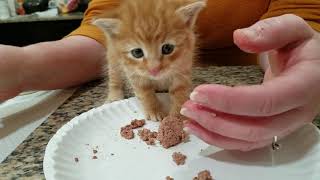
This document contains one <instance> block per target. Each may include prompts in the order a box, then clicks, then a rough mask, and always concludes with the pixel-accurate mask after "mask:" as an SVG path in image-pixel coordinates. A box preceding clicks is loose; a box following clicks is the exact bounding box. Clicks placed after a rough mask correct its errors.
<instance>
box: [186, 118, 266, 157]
mask: <svg viewBox="0 0 320 180" xmlns="http://www.w3.org/2000/svg"><path fill="white" fill-rule="evenodd" d="M185 127H186V129H187V131H188V132H189V133H192V134H194V135H195V136H197V137H199V138H200V139H202V140H203V141H204V142H206V143H208V144H210V145H215V146H217V147H220V148H223V149H227V150H242V151H249V150H252V149H257V148H260V147H264V146H266V145H268V144H271V142H272V141H271V140H267V141H262V142H257V143H256V142H254V143H253V142H247V141H242V140H237V139H232V138H228V137H224V136H221V135H219V134H216V133H213V132H210V131H208V130H206V129H204V128H203V127H201V126H200V125H199V124H197V123H195V122H192V121H191V122H190V123H188V124H186V125H185Z"/></svg>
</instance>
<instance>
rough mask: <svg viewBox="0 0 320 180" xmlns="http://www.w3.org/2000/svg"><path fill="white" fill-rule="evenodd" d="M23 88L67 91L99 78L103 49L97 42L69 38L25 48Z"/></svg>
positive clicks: (74, 37) (75, 37)
mask: <svg viewBox="0 0 320 180" xmlns="http://www.w3.org/2000/svg"><path fill="white" fill-rule="evenodd" d="M24 53H25V54H26V58H25V59H24V68H23V70H22V72H23V73H22V74H23V76H24V77H23V81H22V82H23V89H24V90H38V89H57V88H66V87H70V86H74V85H78V84H80V83H84V82H87V81H89V80H92V79H95V78H98V77H99V76H100V75H101V68H102V64H103V63H104V57H105V56H104V54H105V50H104V48H103V46H102V45H101V44H99V43H98V42H97V41H95V40H93V39H91V38H87V37H84V36H71V37H68V38H66V39H62V40H59V41H53V42H44V43H39V44H34V45H30V46H27V47H24Z"/></svg>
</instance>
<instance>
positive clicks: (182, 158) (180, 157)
mask: <svg viewBox="0 0 320 180" xmlns="http://www.w3.org/2000/svg"><path fill="white" fill-rule="evenodd" d="M172 159H173V161H174V162H175V163H176V164H177V165H178V166H179V165H184V164H185V162H186V159H187V156H186V155H184V154H182V153H180V152H174V153H173V154H172Z"/></svg>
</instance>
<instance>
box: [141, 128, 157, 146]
mask: <svg viewBox="0 0 320 180" xmlns="http://www.w3.org/2000/svg"><path fill="white" fill-rule="evenodd" d="M138 135H139V136H140V138H141V139H142V140H143V141H144V142H146V143H147V144H148V145H155V140H156V139H157V135H158V133H157V132H152V131H150V130H149V129H145V128H143V129H141V130H139V131H138Z"/></svg>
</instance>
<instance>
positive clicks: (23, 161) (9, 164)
mask: <svg viewBox="0 0 320 180" xmlns="http://www.w3.org/2000/svg"><path fill="white" fill-rule="evenodd" d="M262 77H263V74H262V71H261V70H260V69H259V68H258V67H257V66H228V67H223V66H222V67H216V66H210V67H197V68H195V70H194V74H193V82H194V85H195V86H196V85H198V84H203V83H219V84H225V85H241V84H242V85H243V84H258V83H260V82H261V80H262ZM106 81H107V80H106V79H102V80H97V81H93V82H90V83H88V84H84V85H82V86H81V87H80V88H79V89H78V90H77V92H76V93H75V94H74V95H73V96H72V97H71V98H69V100H67V101H66V102H65V103H64V104H63V105H62V106H61V107H60V108H59V109H58V110H57V111H56V112H55V113H53V114H52V115H51V116H50V117H49V118H48V120H47V121H45V122H44V123H43V124H42V125H41V126H40V127H38V128H37V129H36V130H35V131H34V132H33V133H32V134H31V135H30V136H29V137H28V138H27V139H26V140H25V141H24V142H23V143H22V144H21V145H19V147H18V148H17V149H16V150H15V151H14V152H13V153H12V154H11V155H10V156H9V157H8V158H7V159H6V160H5V161H4V162H3V163H1V164H0V179H1V180H6V179H44V174H43V167H42V162H43V156H44V152H45V148H46V145H47V143H48V142H49V140H50V138H51V137H52V136H53V135H54V134H55V133H56V131H57V130H58V129H59V128H60V127H61V126H63V125H64V124H65V123H67V122H68V121H70V120H71V119H72V118H74V117H75V116H77V115H80V114H81V113H84V112H86V111H88V110H90V109H92V108H94V107H98V106H100V105H102V104H103V102H104V98H105V97H106V94H105V93H104V92H105V88H106ZM131 95H132V94H131V93H130V91H129V90H128V88H126V96H127V97H129V96H131Z"/></svg>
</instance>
